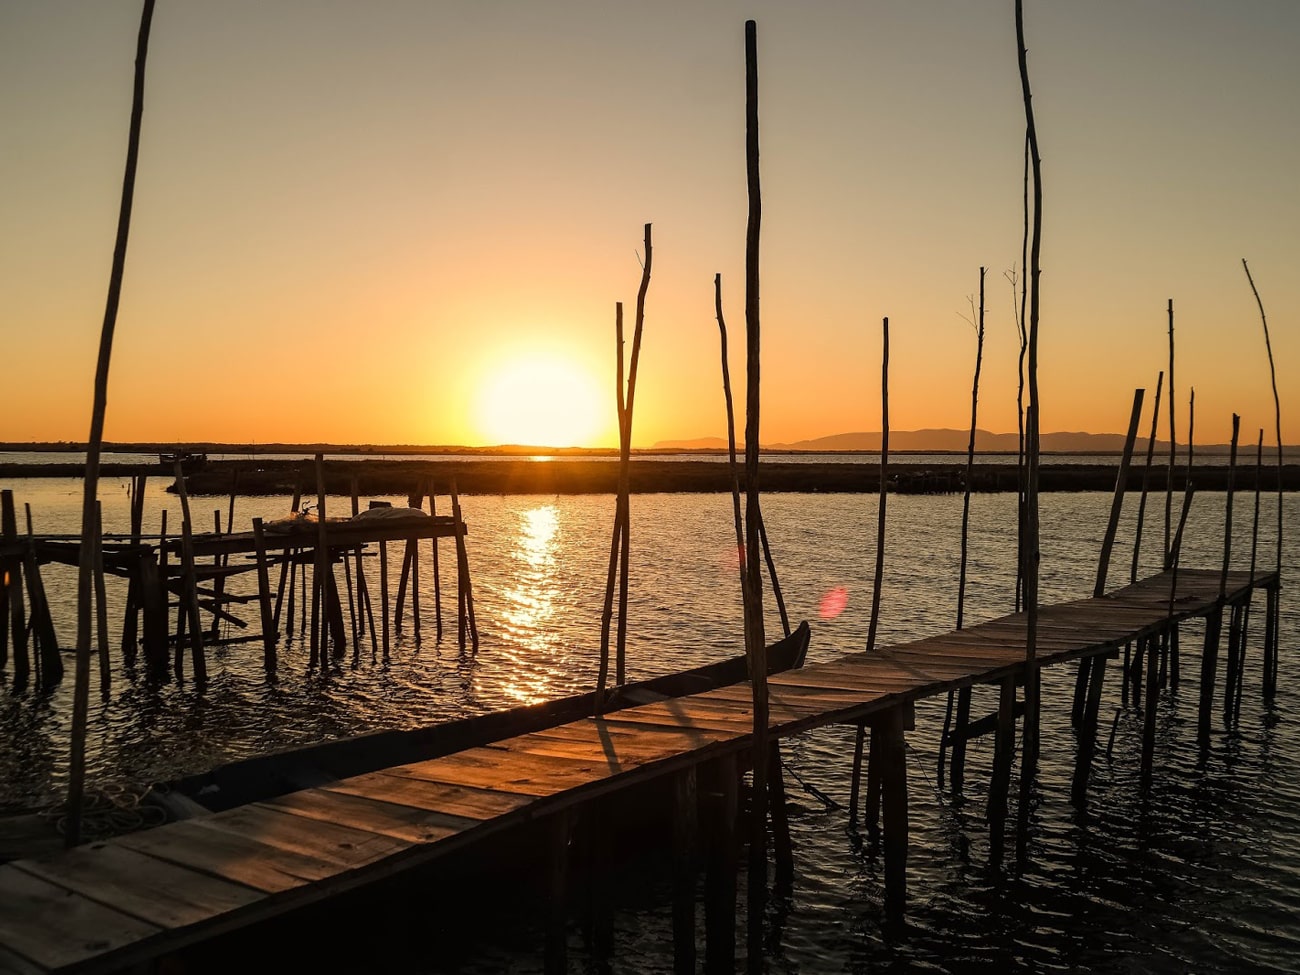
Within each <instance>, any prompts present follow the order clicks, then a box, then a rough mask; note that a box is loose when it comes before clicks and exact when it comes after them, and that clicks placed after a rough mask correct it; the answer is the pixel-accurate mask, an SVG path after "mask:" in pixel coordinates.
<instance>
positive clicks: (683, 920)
mask: <svg viewBox="0 0 1300 975" xmlns="http://www.w3.org/2000/svg"><path fill="white" fill-rule="evenodd" d="M698 802H699V798H698V794H697V785H696V774H695V766H694V765H692V766H689V767H688V768H685V769H683V770H682V771H680V772H678V773H677V774H676V776H674V778H673V971H674V972H676V973H677V975H694V972H695V856H696V847H697V845H698V838H697V833H698V828H699V827H698V820H697V810H698Z"/></svg>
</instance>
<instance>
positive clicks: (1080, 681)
mask: <svg viewBox="0 0 1300 975" xmlns="http://www.w3.org/2000/svg"><path fill="white" fill-rule="evenodd" d="M1145 394H1146V390H1144V389H1135V390H1134V391H1133V410H1132V412H1131V413H1130V414H1129V421H1128V434H1127V435H1126V436H1125V438H1124V453H1123V454H1122V455H1121V457H1120V462H1119V472H1118V473H1117V474H1116V475H1115V493H1114V496H1113V497H1112V498H1111V503H1110V519H1109V520H1108V521H1107V522H1106V533H1105V535H1104V536H1103V538H1102V543H1101V555H1100V556H1099V557H1098V559H1097V581H1096V583H1095V584H1094V585H1093V587H1092V595H1093V597H1094V598H1096V599H1100V598H1101V597H1102V596H1104V595H1105V594H1106V577H1107V575H1108V574H1109V572H1110V556H1111V551H1112V550H1113V549H1114V546H1115V534H1116V532H1117V531H1118V530H1119V517H1120V513H1121V512H1122V511H1123V508H1124V492H1125V490H1126V489H1127V488H1128V472H1129V466H1130V464H1131V462H1132V460H1133V446H1134V444H1136V443H1137V432H1138V423H1139V422H1140V421H1141V419H1142V399H1143V397H1144V396H1145ZM1092 672H1093V661H1092V660H1091V659H1086V660H1080V661H1079V669H1078V675H1077V678H1076V680H1075V683H1074V705H1073V707H1072V708H1071V711H1070V723H1071V724H1072V725H1074V727H1075V728H1078V727H1079V725H1080V723H1081V722H1082V721H1083V710H1084V707H1085V702H1086V699H1087V696H1088V675H1089V674H1091V673H1092Z"/></svg>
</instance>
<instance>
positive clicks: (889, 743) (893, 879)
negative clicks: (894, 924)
mask: <svg viewBox="0 0 1300 975" xmlns="http://www.w3.org/2000/svg"><path fill="white" fill-rule="evenodd" d="M910 711H911V705H910V704H909V705H897V706H895V707H892V708H890V709H889V710H888V711H887V712H886V713H885V715H884V720H883V721H882V722H881V723H880V724H879V726H878V732H877V731H873V732H872V735H871V737H872V740H873V741H874V740H875V738H876V736H877V733H878V734H879V736H880V739H881V747H880V757H881V780H882V781H881V799H882V803H883V806H884V838H883V843H882V845H883V848H884V855H885V913H886V914H887V915H889V916H890V917H891V918H893V919H897V918H900V917H902V914H903V910H904V908H905V906H906V903H907V843H908V822H907V743H906V741H905V739H904V734H903V733H904V731H905V729H906V727H907V725H908V724H910V721H909V720H908V719H909V716H910V714H909V713H910Z"/></svg>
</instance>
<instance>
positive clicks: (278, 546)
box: [0, 465, 478, 689]
mask: <svg viewBox="0 0 1300 975" xmlns="http://www.w3.org/2000/svg"><path fill="white" fill-rule="evenodd" d="M144 481H145V478H144V477H143V476H141V477H139V478H137V479H136V480H135V482H134V483H133V492H132V505H131V530H130V531H129V532H128V533H124V534H116V535H102V537H101V539H100V545H99V549H100V553H99V558H98V560H97V566H96V569H97V574H98V575H99V576H100V578H101V582H100V583H99V586H100V587H101V591H102V577H103V576H115V577H118V578H121V579H124V580H125V581H126V582H127V597H126V604H125V609H124V614H123V619H122V625H121V629H120V632H121V648H122V657H123V661H124V663H126V664H127V665H133V664H134V663H135V660H136V657H137V653H138V652H139V651H141V650H142V651H143V656H144V661H145V665H146V667H147V669H148V671H149V673H150V675H151V676H152V677H154V678H158V679H167V678H168V677H169V676H172V675H174V676H175V677H176V678H177V679H181V678H182V677H183V675H184V671H185V660H186V653H185V651H186V650H188V660H189V667H190V673H191V675H192V676H193V678H194V679H196V680H199V681H202V680H204V679H205V678H206V670H207V665H206V657H205V648H206V647H209V646H212V645H219V644H221V643H228V642H247V641H257V642H259V643H261V645H262V650H263V654H264V662H265V665H266V669H267V670H268V672H274V671H275V670H276V667H277V648H278V646H279V643H280V639H281V636H282V634H283V635H284V636H286V637H292V636H293V634H294V626H295V618H296V617H297V616H298V615H300V614H301V616H302V628H303V632H302V636H306V637H309V639H310V649H311V661H312V664H313V665H316V664H318V663H323V662H327V661H328V660H329V659H330V656H331V655H332V656H333V657H335V658H337V657H339V656H341V655H342V653H343V651H344V649H345V648H346V647H347V646H348V645H349V644H350V645H351V646H352V647H353V650H354V652H355V651H356V650H357V648H359V646H360V645H361V644H362V642H363V641H364V640H365V638H366V635H367V632H368V634H369V640H370V644H371V646H372V647H374V648H377V649H378V648H380V647H382V650H383V652H384V653H387V652H388V651H389V646H390V642H391V633H392V631H393V630H394V629H400V628H401V625H402V620H403V618H404V616H405V612H406V610H407V608H408V606H409V609H410V612H411V616H412V624H413V628H414V631H415V634H416V636H417V637H419V635H420V632H421V615H422V614H421V607H420V581H419V579H420V562H421V559H420V557H419V549H420V543H421V542H422V541H425V540H431V542H432V545H431V556H432V558H431V560H430V568H431V570H432V573H433V586H432V589H433V595H434V606H433V610H434V620H433V622H434V627H435V629H436V633H437V636H438V638H439V639H441V638H442V633H443V612H442V577H441V576H442V573H441V566H440V561H439V549H438V540H439V539H448V540H450V541H451V542H452V543H453V545H454V548H455V553H454V554H455V561H456V569H455V579H456V590H457V600H458V609H457V634H458V640H459V644H460V646H461V647H462V648H463V647H465V646H466V645H467V644H471V643H472V644H473V646H474V647H475V648H477V646H478V626H477V621H476V620H475V616H474V600H473V587H472V583H471V580H470V571H469V555H468V551H467V548H466V541H465V539H466V535H467V534H468V532H469V529H468V527H467V525H466V524H465V521H464V518H463V516H462V513H461V507H460V498H459V494H458V493H457V492H456V489H455V486H454V485H453V487H452V489H451V497H450V500H451V505H450V508H451V510H450V513H448V514H437V513H436V509H435V501H434V497H433V495H432V494H431V493H428V500H429V509H430V510H429V511H428V512H425V511H424V510H423V504H424V499H425V496H426V493H427V492H426V487H427V485H426V482H421V483H420V485H419V487H417V488H416V492H415V493H414V494H412V495H411V497H410V499H409V504H408V506H407V507H404V508H403V507H393V506H391V505H390V504H389V503H387V502H382V503H380V502H371V506H370V508H368V509H367V510H366V511H361V510H360V503H359V497H358V494H357V491H356V482H355V480H354V481H353V485H352V486H353V492H352V514H351V517H321V518H318V517H316V515H318V514H320V513H322V512H323V511H324V504H325V498H324V493H323V488H319V486H318V494H317V505H316V509H315V512H313V513H312V514H311V516H310V517H308V516H305V512H302V511H300V510H299V498H300V494H295V498H294V502H293V510H292V515H291V517H288V518H285V519H280V520H279V521H277V522H270V523H266V524H263V523H262V521H261V519H256V518H255V519H253V524H252V530H250V531H238V532H236V531H231V530H229V529H230V524H231V521H232V520H233V518H234V490H235V488H237V487H238V485H237V483H236V484H235V485H234V486H233V487H232V494H231V502H230V509H229V512H230V513H229V515H228V517H227V522H226V528H227V530H226V531H224V532H223V531H222V525H221V512H220V511H219V510H218V511H215V512H214V513H213V518H214V530H213V531H211V532H200V531H198V530H197V529H196V527H195V523H194V521H193V519H192V517H191V514H190V504H189V498H188V496H187V494H186V492H185V490H184V478H183V477H182V476H181V473H180V469H179V465H178V466H177V471H176V483H177V484H178V485H179V486H180V488H181V490H180V497H181V503H182V519H181V524H180V525H179V526H174V527H173V530H172V532H171V533H170V534H168V530H167V517H166V516H167V512H166V511H164V512H163V513H162V518H161V525H160V530H159V531H158V532H156V533H153V534H146V533H145V532H144V531H143V524H142V523H143V498H144ZM0 503H2V507H3V516H4V517H3V524H0V666H4V664H5V663H6V662H7V660H8V658H9V656H10V653H9V646H10V643H11V642H12V646H13V654H12V656H13V658H14V677H15V682H16V684H17V685H18V686H25V685H26V684H27V682H28V680H29V675H30V674H32V672H34V676H35V680H34V683H35V685H36V686H37V687H38V688H46V689H48V688H50V687H53V686H54V685H56V684H57V683H58V682H59V680H60V679H61V678H62V675H63V666H62V662H61V661H60V659H59V652H60V647H59V638H58V635H57V633H56V629H55V622H54V619H53V618H52V615H51V612H50V607H49V604H48V601H47V600H46V599H45V595H44V585H43V581H42V571H41V570H42V567H43V566H45V565H49V564H63V565H68V566H74V567H75V566H76V565H77V564H78V560H79V558H80V546H81V543H80V538H79V537H77V536H50V535H39V534H34V533H33V532H32V531H31V513H30V511H29V512H28V528H27V532H26V534H25V535H24V534H21V533H20V532H19V530H18V527H17V518H16V514H15V502H14V497H13V492H12V491H9V490H4V491H2V492H0ZM389 545H402V546H404V550H403V554H402V560H401V570H400V578H399V580H398V583H397V586H396V599H395V606H394V605H393V601H392V600H390V587H389V584H388V581H389V580H388V575H389V572H388V546H389ZM376 548H377V549H378V557H379V566H378V573H377V574H378V577H379V578H378V579H373V578H372V580H371V582H370V583H368V582H367V579H366V566H365V562H366V561H367V560H369V559H370V558H372V557H373V555H374V550H375V549H376ZM340 569H341V571H340ZM309 575H310V585H309V582H308V578H309ZM340 575H341V576H342V579H340V578H339V576H340ZM240 576H244V577H248V576H255V578H256V588H255V589H254V590H253V591H251V592H250V591H243V592H238V591H236V589H237V588H239V587H233V586H230V585H228V584H229V583H230V581H231V580H232V579H235V578H237V577H240ZM299 577H300V579H301V590H302V592H301V596H302V603H301V605H300V606H299V607H298V612H295V609H294V599H295V592H296V588H297V587H296V586H295V583H296V582H297V581H298V580H299ZM372 585H374V586H375V588H376V589H377V592H376V593H375V597H377V598H372V594H371V586H372ZM242 588H243V589H245V590H248V589H250V588H252V587H250V586H244V587H242ZM24 593H25V596H24ZM286 597H287V601H288V608H287V613H286V612H285V611H284V609H285V607H284V603H285V601H286ZM101 599H102V597H101ZM244 604H252V605H254V606H255V608H256V613H257V615H256V618H255V621H254V622H252V623H251V624H250V621H249V620H245V619H243V618H242V617H241V616H240V615H238V613H237V612H236V610H237V609H238V607H239V606H241V605H244ZM376 604H377V605H378V611H376ZM308 605H310V608H311V618H310V632H307V629H306V626H307V608H308ZM376 617H379V620H380V624H379V626H378V627H376V623H375V620H376ZM223 624H228V625H229V626H231V627H234V628H237V629H239V630H246V629H247V630H249V633H248V635H240V636H236V637H233V638H222V637H221V636H220V635H219V634H220V628H221V626H222V625H223ZM100 625H101V627H103V626H104V625H105V624H104V623H103V622H101V624H100ZM250 626H251V629H250ZM11 637H12V639H11ZM29 643H33V644H34V647H33V649H34V650H35V651H36V652H35V653H32V654H31V655H30V656H31V660H30V661H29V648H28V645H29ZM107 646H108V636H107V634H102V635H101V640H100V648H101V650H100V653H101V662H100V671H101V674H103V675H107V673H108V668H109V662H108V659H107Z"/></svg>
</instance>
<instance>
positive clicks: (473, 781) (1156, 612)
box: [0, 569, 1276, 973]
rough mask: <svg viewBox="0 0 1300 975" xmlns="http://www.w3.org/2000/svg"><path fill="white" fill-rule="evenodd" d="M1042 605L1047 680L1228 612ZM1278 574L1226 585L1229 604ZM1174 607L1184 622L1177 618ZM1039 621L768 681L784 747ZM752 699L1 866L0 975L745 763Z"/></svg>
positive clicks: (1153, 589) (1164, 603)
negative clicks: (602, 798) (672, 778)
mask: <svg viewBox="0 0 1300 975" xmlns="http://www.w3.org/2000/svg"><path fill="white" fill-rule="evenodd" d="M1171 582H1172V580H1171V576H1170V574H1169V573H1161V574H1160V575H1157V576H1154V577H1152V578H1149V579H1145V580H1142V581H1141V582H1138V583H1135V584H1133V585H1130V586H1126V587H1124V588H1122V589H1120V590H1117V591H1115V592H1114V593H1111V594H1108V595H1107V596H1104V597H1101V598H1099V599H1085V600H1077V601H1072V602H1068V603H1062V604H1058V605H1055V606H1046V607H1043V609H1042V611H1041V615H1040V628H1039V631H1038V634H1037V636H1038V639H1037V655H1038V659H1039V661H1040V662H1041V663H1043V664H1050V663H1059V662H1063V661H1067V660H1073V659H1078V658H1082V657H1088V656H1092V655H1096V654H1101V653H1109V652H1111V651H1113V650H1114V649H1115V648H1116V647H1118V646H1119V645H1121V644H1122V643H1124V642H1126V641H1127V640H1131V639H1134V638H1135V637H1137V636H1140V635H1146V634H1148V633H1153V632H1156V631H1157V630H1159V629H1161V628H1162V627H1165V626H1167V625H1168V624H1169V622H1170V620H1171V619H1172V620H1181V619H1185V618H1187V617H1190V616H1195V615H1204V614H1206V613H1210V612H1213V611H1214V610H1215V609H1216V608H1219V607H1220V605H1221V604H1220V601H1219V600H1220V595H1219V594H1220V586H1221V584H1224V583H1223V576H1222V575H1221V573H1219V572H1217V571H1213V570H1193V569H1181V570H1180V571H1179V573H1178V580H1177V582H1178V592H1177V594H1176V598H1174V599H1172V601H1171V592H1170V588H1171ZM1270 584H1276V579H1275V576H1273V575H1260V576H1256V578H1255V579H1254V580H1252V579H1251V578H1250V576H1249V575H1248V574H1247V573H1241V572H1236V573H1229V574H1228V576H1227V578H1226V584H1224V598H1225V600H1226V601H1227V602H1228V603H1236V602H1240V601H1243V600H1245V599H1247V598H1249V595H1250V592H1251V589H1252V587H1261V586H1263V587H1267V586H1269V585H1270ZM1171 605H1172V606H1173V611H1172V613H1171V611H1170V607H1171ZM1026 641H1027V634H1026V621H1025V618H1024V615H1023V614H1020V615H1013V616H1005V617H1001V618H999V619H996V620H990V621H989V622H987V623H983V624H978V625H975V626H971V627H969V628H967V629H964V630H961V631H957V632H955V633H950V634H945V635H941V636H935V637H927V638H925V639H922V640H916V641H912V642H910V643H906V644H902V645H899V646H896V647H892V648H889V649H886V650H881V651H877V652H874V653H872V654H866V653H853V654H847V655H845V656H843V657H840V658H838V659H836V660H833V661H828V662H824V663H818V664H809V665H807V666H805V667H804V668H802V669H800V670H796V671H788V672H784V673H781V674H774V675H772V676H771V677H769V686H770V691H771V728H772V731H773V733H774V734H775V735H778V736H781V735H789V734H793V733H796V732H798V731H802V730H806V729H809V728H813V727H817V726H819V725H824V724H828V723H832V722H836V721H845V720H860V719H863V718H865V717H867V716H868V715H870V714H871V713H872V712H876V711H881V710H883V709H885V708H889V707H893V706H895V705H898V704H902V703H910V702H913V701H916V700H918V699H921V698H925V697H930V696H933V695H936V694H939V693H942V692H943V691H946V690H949V689H951V688H953V687H958V686H963V685H967V684H972V683H978V682H989V681H996V680H1001V679H1003V678H1005V677H1006V676H1008V675H1011V674H1014V673H1016V672H1017V671H1019V670H1021V669H1023V667H1024V663H1025V655H1026ZM751 730H752V724H751V716H750V689H749V687H748V685H747V684H739V685H732V686H730V687H724V688H718V689H715V690H712V691H709V692H706V693H703V694H698V695H694V696H691V697H686V698H675V699H669V700H663V701H657V702H654V703H651V704H646V705H642V706H639V707H635V708H630V709H628V710H624V711H620V712H618V713H617V714H616V715H612V716H610V717H608V718H584V719H582V720H579V721H576V722H573V723H571V724H567V725H561V726H558V727H554V728H547V729H544V730H541V731H536V732H533V733H530V734H527V735H522V736H519V737H517V738H513V739H509V740H506V741H500V742H494V743H492V744H490V745H485V746H480V747H476V748H470V749H466V750H464V751H462V752H458V753H456V754H453V755H448V756H445V757H442V758H437V759H431V760H428V761H424V762H417V763H414V764H411V765H405V766H400V767H396V768H391V769H385V770H383V771H380V772H374V773H369V774H366V775H361V776H357V777H355V778H350V779H345V780H341V781H338V782H333V783H330V784H328V785H324V786H321V787H319V788H315V789H309V790H306V791H303V792H298V793H294V794H292V795H287V796H282V797H280V798H277V799H273V800H270V801H268V802H263V803H254V804H250V805H247V806H242V807H239V808H236V809H232V810H229V811H227V812H223V813H215V814H212V815H210V816H205V817H201V818H198V819H192V820H186V821H184V822H180V823H174V824H170V825H167V826H163V827H158V828H156V829H153V830H149V831H146V832H141V833H134V834H128V835H126V836H122V837H118V838H116V839H114V840H110V841H107V842H103V843H95V844H90V845H88V846H83V847H80V848H78V849H76V850H73V851H69V852H67V853H62V854H57V855H53V856H50V857H44V858H40V859H34V860H27V861H18V862H15V863H12V864H8V865H4V866H0V972H24V973H26V972H56V971H57V972H74V971H87V972H90V971H111V970H114V969H118V968H121V967H123V966H125V965H129V964H132V963H134V962H137V961H141V960H146V959H149V958H152V957H157V956H159V955H162V954H165V953H166V952H168V951H171V950H176V949H178V948H180V947H183V946H184V945H186V944H191V943H195V942H198V941H201V940H202V939H203V938H205V937H208V936H210V935H211V934H213V933H216V932H218V931H221V930H228V929H231V928H235V927H239V926H241V925H243V924H246V923H251V922H253V921H255V920H260V919H263V918H267V917H270V916H273V915H274V914H276V913H280V912H282V911H285V910H289V909H292V908H294V907H297V906H301V905H305V904H307V903H310V902H312V901H316V900H320V899H323V898H325V897H328V896H330V895H331V894H333V893H335V892H339V891H342V890H345V889H349V888H352V887H356V886H359V885H361V884H363V883H367V882H369V881H370V880H371V879H374V878H377V877H379V876H384V875H389V874H392V873H395V872H398V871H400V870H403V869H407V868H409V867H411V866H414V865H416V864H417V863H422V862H426V861H428V860H430V859H433V858H435V857H437V856H441V855H443V854H444V853H446V852H448V851H450V850H451V849H453V848H455V847H459V846H461V845H463V844H464V843H466V842H470V841H472V840H475V839H477V838H481V837H483V836H486V835H489V834H491V833H494V832H498V831H502V830H505V829H509V828H511V827H513V826H516V825H518V824H519V823H521V822H524V821H526V820H528V819H532V818H535V817H537V816H541V815H546V814H548V813H550V812H554V811H558V810H560V809H564V808H566V807H569V806H574V805H577V804H579V803H581V802H583V801H585V800H586V799H588V798H591V797H592V796H595V795H597V794H600V793H602V792H608V791H611V790H613V789H616V788H621V787H623V786H624V785H626V784H630V783H631V782H633V781H639V780H645V779H648V778H650V777H653V776H658V775H662V774H664V773H666V772H669V771H674V770H677V769H683V768H688V767H693V766H694V765H697V764H698V763H699V762H700V761H702V760H704V759H706V758H708V757H710V756H713V755H721V754H724V753H728V752H731V753H735V752H739V751H740V750H741V749H742V748H744V747H745V746H746V745H747V743H748V739H749V735H750V732H751Z"/></svg>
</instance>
